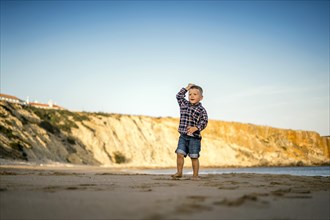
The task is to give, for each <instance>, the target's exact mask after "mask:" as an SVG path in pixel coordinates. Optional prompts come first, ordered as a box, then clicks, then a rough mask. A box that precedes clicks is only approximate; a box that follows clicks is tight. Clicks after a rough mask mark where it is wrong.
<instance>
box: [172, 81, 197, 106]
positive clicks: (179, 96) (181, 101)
mask: <svg viewBox="0 0 330 220" xmlns="http://www.w3.org/2000/svg"><path fill="white" fill-rule="evenodd" d="M193 85H194V84H191V83H189V84H188V85H187V86H186V88H182V89H181V90H180V91H179V92H178V94H176V99H177V100H178V103H179V105H180V106H181V105H183V104H188V103H189V102H188V100H186V99H185V96H186V93H187V91H188V90H189V89H190V87H192V86H193Z"/></svg>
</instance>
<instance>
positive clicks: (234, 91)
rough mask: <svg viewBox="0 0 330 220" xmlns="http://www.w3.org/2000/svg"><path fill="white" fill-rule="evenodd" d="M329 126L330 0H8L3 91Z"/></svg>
mask: <svg viewBox="0 0 330 220" xmlns="http://www.w3.org/2000/svg"><path fill="white" fill-rule="evenodd" d="M189 82H191V83H195V84H198V85H200V86H202V87H203V88H204V91H205V92H204V100H203V105H204V106H205V108H206V109H207V111H208V114H209V118H210V119H215V120H224V121H236V122H243V123H253V124H258V125H268V126H273V127H278V128H287V129H298V130H311V131H316V132H318V133H320V134H321V135H329V134H330V132H329V123H328V122H329V1H1V93H5V94H10V95H14V96H17V97H19V98H22V99H26V97H29V98H30V100H32V101H33V100H38V101H39V102H43V103H47V102H48V100H49V99H51V100H53V101H54V102H56V104H58V105H61V106H63V107H65V108H68V109H70V110H77V111H90V112H108V113H123V114H136V115H148V116H157V117H158V116H172V117H179V108H178V105H177V103H176V99H175V95H176V93H177V92H178V91H179V90H180V88H181V87H184V86H186V85H187V84H188V83H189Z"/></svg>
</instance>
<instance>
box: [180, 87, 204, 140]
mask: <svg viewBox="0 0 330 220" xmlns="http://www.w3.org/2000/svg"><path fill="white" fill-rule="evenodd" d="M186 93H187V90H186V89H185V88H182V89H181V90H180V92H179V93H178V94H177V95H176V99H177V100H178V103H179V106H180V125H179V129H178V131H179V133H180V134H187V129H188V127H197V128H198V130H197V131H195V132H194V133H193V135H194V137H198V138H201V134H200V132H201V131H202V130H203V129H204V128H206V126H207V122H208V117H207V112H206V110H205V108H204V107H203V106H202V104H201V103H198V104H196V105H192V104H190V102H189V101H188V100H186V99H185V95H186Z"/></svg>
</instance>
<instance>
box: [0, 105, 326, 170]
mask: <svg viewBox="0 0 330 220" xmlns="http://www.w3.org/2000/svg"><path fill="white" fill-rule="evenodd" d="M0 116H1V119H0V158H5V159H16V160H26V161H33V162H37V163H45V162H51V161H55V162H63V163H73V164H89V165H108V166H134V167H173V166H175V161H176V156H175V154H174V150H175V148H176V146H177V140H178V136H179V134H178V132H177V126H178V123H179V122H178V119H176V118H153V117H147V116H131V115H119V114H104V113H87V112H70V111H66V110H61V111H59V110H45V109H37V108H33V107H28V106H21V105H16V104H10V103H6V102H0ZM329 152H330V139H329V137H320V135H319V134H318V133H316V132H310V131H294V130H288V129H277V128H272V127H266V126H257V125H252V124H242V123H237V122H224V121H214V120H210V121H209V125H208V127H207V129H206V130H205V131H203V140H202V152H201V158H200V163H201V165H202V166H213V167H218V166H221V167H226V166H236V167H240V166H243V167H246V166H292V165H293V166H295V165H308V166H310V165H325V164H329V163H330V153H329ZM186 163H190V162H189V161H188V160H187V162H186Z"/></svg>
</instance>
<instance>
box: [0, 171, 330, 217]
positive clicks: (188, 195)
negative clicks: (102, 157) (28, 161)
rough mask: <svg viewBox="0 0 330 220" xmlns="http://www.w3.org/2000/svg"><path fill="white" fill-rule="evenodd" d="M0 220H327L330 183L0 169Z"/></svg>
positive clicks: (304, 179) (267, 177) (251, 176)
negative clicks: (173, 177) (194, 179)
mask: <svg viewBox="0 0 330 220" xmlns="http://www.w3.org/2000/svg"><path fill="white" fill-rule="evenodd" d="M0 178H1V179H0V180H1V181H0V209H1V212H0V219H309V220H310V219H329V218H330V209H329V207H330V177H318V176H317V177H311V176H291V175H270V174H221V175H201V179H200V180H199V181H193V180H190V176H189V175H188V176H184V177H183V178H181V179H178V180H176V179H172V178H171V177H170V176H168V175H141V174H131V173H127V172H122V171H120V170H112V169H107V168H98V167H76V168H75V167H71V168H65V167H56V168H52V167H22V166H1V167H0Z"/></svg>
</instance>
